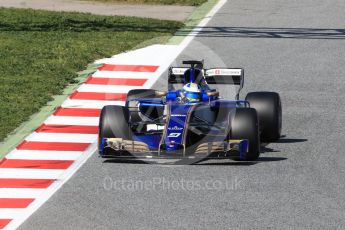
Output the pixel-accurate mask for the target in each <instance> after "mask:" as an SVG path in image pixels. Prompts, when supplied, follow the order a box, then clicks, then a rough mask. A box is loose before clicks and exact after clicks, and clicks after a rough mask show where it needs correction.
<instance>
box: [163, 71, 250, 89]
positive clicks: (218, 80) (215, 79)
mask: <svg viewBox="0 0 345 230" xmlns="http://www.w3.org/2000/svg"><path fill="white" fill-rule="evenodd" d="M187 69H189V68H185V67H170V68H169V77H168V83H169V84H179V83H184V76H183V75H184V72H185V71H186V70H187ZM202 71H203V75H204V76H205V80H206V82H207V84H229V85H238V86H239V87H240V88H241V89H242V88H243V82H244V71H243V69H241V68H212V69H203V70H202Z"/></svg>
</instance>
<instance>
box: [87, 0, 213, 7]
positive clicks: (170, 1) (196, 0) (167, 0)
mask: <svg viewBox="0 0 345 230" xmlns="http://www.w3.org/2000/svg"><path fill="white" fill-rule="evenodd" d="M87 1H93V2H115V3H130V4H143V3H144V4H160V5H185V6H199V5H201V4H202V3H204V2H206V1H207V0H87Z"/></svg>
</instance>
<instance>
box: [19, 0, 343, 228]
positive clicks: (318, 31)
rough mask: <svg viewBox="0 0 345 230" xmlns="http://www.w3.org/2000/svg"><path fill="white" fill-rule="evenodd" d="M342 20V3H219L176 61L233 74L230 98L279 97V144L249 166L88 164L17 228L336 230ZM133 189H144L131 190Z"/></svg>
mask: <svg viewBox="0 0 345 230" xmlns="http://www.w3.org/2000/svg"><path fill="white" fill-rule="evenodd" d="M344 9H345V3H344V1H343V0H329V1H321V0H303V1H285V0H274V1H273V0H264V1H261V0H252V1H249V0H233V1H229V2H227V3H226V5H225V6H224V7H223V8H222V9H221V10H220V11H219V12H218V13H217V14H216V15H215V17H214V18H213V19H212V20H211V21H210V23H209V24H208V25H207V27H206V28H205V29H204V30H203V31H202V32H201V33H200V34H199V35H198V37H197V38H196V39H194V40H193V41H192V43H191V44H190V46H189V47H188V48H187V49H186V50H185V51H184V53H183V54H182V55H181V57H180V58H179V60H180V59H183V58H188V57H191V56H194V55H195V54H197V53H199V55H205V56H207V57H204V58H205V62H206V63H210V66H209V67H211V65H225V64H226V65H227V66H234V67H244V68H245V75H246V80H245V90H244V91H243V93H242V96H244V95H245V93H246V92H248V91H255V90H268V91H270V90H274V91H277V92H279V93H280V95H281V98H282V102H283V122H284V123H283V135H284V136H283V138H282V139H281V140H280V141H278V142H277V143H270V144H268V145H266V146H265V147H262V155H261V157H260V159H259V160H258V161H257V162H242V163H241V162H233V161H220V162H218V161H212V162H204V163H203V164H200V165H182V166H181V165H174V166H170V165H166V166H164V165H157V164H142V163H140V162H131V163H129V162H127V163H121V162H116V161H114V162H104V161H103V160H101V159H99V158H98V157H97V155H96V154H94V155H93V156H92V157H91V158H90V159H89V160H88V161H87V162H86V163H85V164H84V166H83V167H82V168H81V169H80V170H79V171H78V172H77V173H76V174H75V175H74V176H73V177H72V178H71V179H70V180H69V181H68V182H67V183H66V184H65V185H64V186H63V187H62V189H60V190H59V191H58V192H57V193H55V195H53V197H52V198H51V199H50V200H48V201H47V202H46V203H45V204H44V205H43V206H42V207H41V208H40V209H39V210H38V211H37V212H36V213H34V214H33V215H32V216H31V217H30V218H29V219H28V220H27V221H26V222H24V224H23V225H22V226H21V229H61V228H63V229H263V228H264V229H266V228H272V229H344V228H345V221H344V220H345V212H344V210H345V202H344V201H345V194H344V191H345V170H344V165H345V157H344V154H345V153H344V150H343V149H344V148H343V145H344V143H343V142H344V137H345V132H344V130H343V124H345V116H344V114H345V106H344V105H345V103H344V100H343V97H344V89H345V87H344V85H345V84H344V80H343V79H344V76H345V67H344V66H345V61H344V60H345V29H344V21H345V13H344ZM201 44H202V45H201ZM200 45H201V46H202V47H203V49H202V51H196V48H195V47H200ZM179 60H178V61H177V62H179ZM163 81H164V80H162V81H161V82H163ZM156 86H157V87H159V84H157V85H156ZM221 90H222V91H225V90H224V88H222V89H221ZM223 95H224V94H223ZM226 96H230V95H226ZM121 180H123V182H121ZM111 181H112V182H113V184H111V183H110V182H111ZM138 181H139V182H143V183H146V184H147V189H145V188H144V187H143V186H140V184H139V185H138V184H137V185H138V186H137V188H134V189H133V187H131V183H132V182H133V183H135V182H137V183H138ZM215 181H217V182H216V183H212V182H215ZM115 182H116V183H115ZM150 182H152V183H154V184H156V186H150ZM121 183H122V184H123V185H124V187H123V186H122V187H121ZM111 185H113V186H111ZM169 186H170V187H169Z"/></svg>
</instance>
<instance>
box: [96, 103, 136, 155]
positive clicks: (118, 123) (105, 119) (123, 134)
mask: <svg viewBox="0 0 345 230" xmlns="http://www.w3.org/2000/svg"><path fill="white" fill-rule="evenodd" d="M128 119H129V112H128V109H127V108H126V107H123V106H118V105H107V106H104V107H103V109H102V111H101V116H100V119H99V130H98V134H99V135H98V137H99V141H98V151H99V154H100V155H101V156H102V157H105V156H106V155H107V154H108V152H109V151H108V150H107V149H104V143H102V140H103V138H123V139H126V140H131V132H130V129H129V124H128Z"/></svg>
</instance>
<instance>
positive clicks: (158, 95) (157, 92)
mask: <svg viewBox="0 0 345 230" xmlns="http://www.w3.org/2000/svg"><path fill="white" fill-rule="evenodd" d="M155 94H156V96H157V97H165V96H166V95H167V92H166V91H156V92H155Z"/></svg>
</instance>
